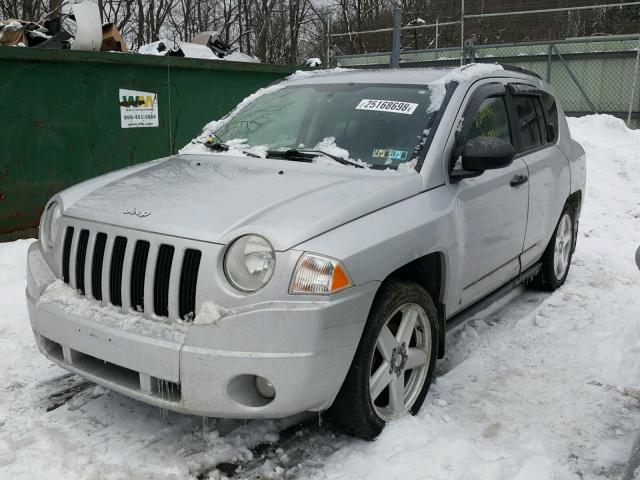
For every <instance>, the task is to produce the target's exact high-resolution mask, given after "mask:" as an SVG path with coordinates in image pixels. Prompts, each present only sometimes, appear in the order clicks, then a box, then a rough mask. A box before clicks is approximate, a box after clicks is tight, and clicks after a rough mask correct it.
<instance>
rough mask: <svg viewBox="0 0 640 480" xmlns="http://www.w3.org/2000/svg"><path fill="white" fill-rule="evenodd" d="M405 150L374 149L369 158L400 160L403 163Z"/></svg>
mask: <svg viewBox="0 0 640 480" xmlns="http://www.w3.org/2000/svg"><path fill="white" fill-rule="evenodd" d="M408 153H409V152H407V151H406V150H393V149H391V148H376V149H374V150H373V153H372V154H371V156H372V157H373V158H387V159H389V160H400V161H404V160H406V159H407V154H408Z"/></svg>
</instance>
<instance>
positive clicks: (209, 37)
mask: <svg viewBox="0 0 640 480" xmlns="http://www.w3.org/2000/svg"><path fill="white" fill-rule="evenodd" d="M138 53H142V54H144V55H161V56H169V57H188V58H200V59H204V60H227V61H233V62H250V63H260V60H259V59H258V58H257V57H254V56H252V55H246V54H244V53H240V52H234V51H232V50H231V47H230V46H229V45H228V44H227V43H226V42H225V41H224V40H222V37H221V36H220V33H219V32H216V31H213V30H212V31H206V32H201V33H199V34H198V35H196V36H195V37H193V39H191V42H174V41H171V40H167V39H162V40H158V41H156V42H152V43H148V44H146V45H142V46H141V47H140V48H139V49H138Z"/></svg>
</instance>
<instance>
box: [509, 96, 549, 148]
mask: <svg viewBox="0 0 640 480" xmlns="http://www.w3.org/2000/svg"><path fill="white" fill-rule="evenodd" d="M514 100H515V102H514V103H515V106H516V112H517V114H518V130H519V132H520V141H521V142H522V151H525V152H526V151H527V150H532V149H534V148H538V147H540V146H541V145H542V139H541V137H540V125H539V124H538V117H537V115H536V110H535V107H534V106H533V97H530V96H528V95H516V96H515V98H514Z"/></svg>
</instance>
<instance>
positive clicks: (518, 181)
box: [511, 175, 529, 187]
mask: <svg viewBox="0 0 640 480" xmlns="http://www.w3.org/2000/svg"><path fill="white" fill-rule="evenodd" d="M528 181H529V177H527V176H526V175H515V176H514V177H513V178H512V179H511V186H512V187H517V186H518V185H522V184H523V183H527V182H528Z"/></svg>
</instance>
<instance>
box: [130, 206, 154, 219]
mask: <svg viewBox="0 0 640 480" xmlns="http://www.w3.org/2000/svg"><path fill="white" fill-rule="evenodd" d="M124 213H126V214H127V215H137V216H139V217H147V216H149V215H150V214H151V212H150V211H149V210H138V209H137V208H127V209H126V210H125V211H124Z"/></svg>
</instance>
